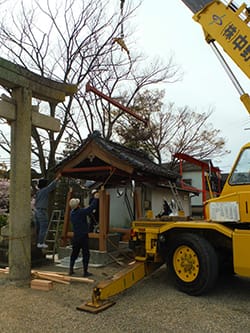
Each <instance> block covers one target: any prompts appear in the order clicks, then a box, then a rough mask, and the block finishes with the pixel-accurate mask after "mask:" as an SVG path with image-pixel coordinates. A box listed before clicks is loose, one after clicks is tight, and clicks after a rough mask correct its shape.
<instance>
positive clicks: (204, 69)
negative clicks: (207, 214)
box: [136, 0, 250, 172]
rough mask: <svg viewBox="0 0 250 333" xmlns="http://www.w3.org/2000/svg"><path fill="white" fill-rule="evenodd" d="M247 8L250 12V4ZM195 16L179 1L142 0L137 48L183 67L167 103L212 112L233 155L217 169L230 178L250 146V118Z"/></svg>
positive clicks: (170, 87)
mask: <svg viewBox="0 0 250 333" xmlns="http://www.w3.org/2000/svg"><path fill="white" fill-rule="evenodd" d="M242 2H243V1H241V0H237V1H236V3H238V4H241V3H242ZM245 3H246V4H247V5H249V6H250V1H245ZM192 16H193V13H192V12H191V11H190V10H189V8H188V7H186V5H185V4H184V3H183V2H182V1H181V0H175V1H173V0H156V1H153V0H143V3H142V6H141V7H140V9H139V16H138V22H136V23H138V25H137V27H138V29H139V36H140V40H138V46H139V47H141V48H142V50H143V51H144V52H145V53H147V54H149V55H151V56H154V55H158V56H161V57H162V58H166V59H168V58H169V56H171V55H173V56H174V61H175V63H176V64H178V65H180V66H181V69H182V71H183V72H184V76H183V80H182V81H181V82H177V83H174V84H168V85H167V86H166V97H167V100H168V101H171V102H175V104H176V106H184V105H188V106H190V107H191V108H194V109H196V110H197V111H201V112H204V111H207V110H208V108H209V106H212V107H213V109H214V112H213V115H212V116H211V118H210V122H211V123H212V124H213V127H214V128H216V129H220V130H221V136H223V137H224V138H225V139H226V142H227V145H226V149H228V150H230V151H231V154H230V155H227V156H225V157H224V158H221V159H220V160H214V161H213V164H214V165H215V166H219V167H220V168H221V170H222V172H229V171H230V168H231V166H232V164H233V162H234V160H235V158H236V156H237V154H238V151H239V149H240V147H241V146H243V145H244V144H245V143H247V142H248V141H250V139H249V136H250V130H244V128H249V127H250V119H249V114H248V112H247V110H246V109H245V107H244V106H243V104H242V103H241V101H240V98H239V94H238V92H237V91H236V89H235V87H234V86H233V84H232V83H231V81H230V79H229V78H228V76H227V74H226V73H225V71H224V69H223V68H222V66H221V64H220V62H219V60H218V59H217V58H216V56H215V54H214V53H213V51H212V50H211V48H210V46H209V45H208V44H207V43H206V41H205V39H204V35H203V31H202V28H201V26H200V25H199V24H198V23H196V22H195V21H194V20H193V19H192ZM136 21H137V19H136ZM231 65H232V66H231ZM230 66H231V68H232V69H233V70H234V73H235V74H236V76H237V78H238V80H239V81H240V83H241V85H242V87H243V89H244V90H245V92H247V93H249V94H250V86H249V79H248V78H247V76H245V74H243V73H242V72H241V71H240V69H238V67H236V65H235V64H234V63H232V62H231V63H230Z"/></svg>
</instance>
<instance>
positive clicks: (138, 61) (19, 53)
mask: <svg viewBox="0 0 250 333" xmlns="http://www.w3.org/2000/svg"><path fill="white" fill-rule="evenodd" d="M121 3H123V4H124V1H122V2H121ZM125 4H126V7H124V8H123V10H122V13H121V12H120V8H116V9H115V10H114V8H112V6H111V5H110V1H107V0H85V1H82V0H61V1H59V0H55V1H52V2H51V1H49V0H45V1H42V2H41V1H39V0H33V1H32V2H31V3H27V2H26V1H24V0H22V1H20V6H16V7H15V8H13V10H9V11H8V12H7V13H5V16H4V17H2V18H1V25H0V37H1V38H0V49H1V52H2V56H6V57H7V58H8V59H9V60H11V61H13V62H16V63H18V64H19V65H22V66H24V67H26V68H28V69H30V70H32V71H34V72H37V73H39V74H40V75H43V76H46V77H49V78H52V79H57V80H60V81H62V82H65V83H74V84H77V85H78V92H77V94H76V95H75V96H73V97H68V98H67V99H66V100H65V102H64V103H61V104H60V105H57V106H56V105H54V104H52V103H51V104H50V105H47V104H46V105H45V104H44V103H43V102H41V101H36V103H38V104H39V106H40V112H44V113H46V114H49V115H50V116H53V117H54V116H55V117H57V118H60V121H61V130H60V132H59V133H56V134H55V133H52V132H50V131H45V130H39V129H37V128H35V127H33V128H32V153H33V159H34V158H36V159H37V163H38V165H39V166H40V169H41V172H42V174H43V175H46V173H47V172H48V170H50V169H51V168H53V167H54V166H55V163H56V157H57V156H59V154H60V153H61V152H62V147H61V145H62V144H63V143H64V142H65V140H66V139H68V141H69V138H70V141H74V142H76V144H79V143H81V142H82V141H83V139H84V138H85V137H86V135H87V134H88V133H90V132H92V131H94V130H100V131H101V132H102V134H103V136H105V137H107V138H110V137H111V136H112V133H113V126H114V124H115V122H116V121H117V120H118V119H119V118H120V117H121V116H122V114H123V112H122V111H121V110H118V109H114V107H112V106H111V105H110V103H107V102H105V101H103V100H101V99H100V98H99V97H98V96H96V95H93V94H91V93H86V91H85V86H86V83H87V82H88V81H90V82H91V84H92V85H93V86H95V87H97V88H98V89H99V90H101V91H102V92H104V93H105V94H107V95H108V96H112V97H117V98H118V99H119V98H120V99H121V96H123V97H124V96H126V102H125V103H126V105H127V106H129V105H131V104H132V102H133V99H134V98H135V96H136V94H137V93H138V92H139V91H140V90H142V89H144V88H145V87H148V86H150V85H153V84H156V83H163V82H166V81H168V82H174V81H175V80H178V79H179V74H178V68H177V66H175V65H174V64H173V61H172V59H169V61H168V63H167V64H162V63H161V62H160V61H159V60H157V59H156V60H155V61H154V62H153V65H152V64H151V65H148V64H149V63H148V62H146V61H145V57H143V56H142V55H141V54H138V52H137V51H136V41H135V40H133V38H134V37H133V34H132V33H131V34H130V35H129V31H132V29H130V27H129V22H130V20H132V16H133V15H135V13H136V10H137V8H138V6H139V5H140V0H138V1H136V4H135V2H134V1H133V2H132V1H126V2H125ZM9 9H10V8H9ZM8 13H10V14H8ZM110 13H111V14H110ZM121 14H122V15H121ZM9 22H11V25H10V24H9ZM125 28H126V34H125V37H124V29H125ZM125 41H126V44H125ZM146 66H148V67H146ZM123 101H125V99H123ZM72 138H73V139H74V140H71V139H72Z"/></svg>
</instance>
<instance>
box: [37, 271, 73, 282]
mask: <svg viewBox="0 0 250 333" xmlns="http://www.w3.org/2000/svg"><path fill="white" fill-rule="evenodd" d="M33 276H35V277H36V278H40V279H45V280H51V281H54V282H58V283H62V284H70V283H69V282H68V281H64V280H63V279H61V278H59V277H55V276H52V275H50V276H48V274H43V273H39V272H35V273H33Z"/></svg>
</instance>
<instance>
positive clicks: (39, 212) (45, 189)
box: [35, 173, 61, 249]
mask: <svg viewBox="0 0 250 333" xmlns="http://www.w3.org/2000/svg"><path fill="white" fill-rule="evenodd" d="M60 178H61V174H60V173H59V174H58V175H57V177H56V178H55V179H54V180H53V181H52V182H51V183H50V184H48V181H47V179H44V178H41V179H39V181H38V189H39V190H38V191H37V193H36V198H35V223H36V229H37V247H38V248H40V249H46V248H47V247H48V245H47V244H45V236H46V233H47V229H48V223H49V216H48V204H49V194H50V192H52V191H54V190H55V188H56V184H57V182H58V180H59V179H60Z"/></svg>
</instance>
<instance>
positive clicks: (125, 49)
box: [113, 0, 130, 59]
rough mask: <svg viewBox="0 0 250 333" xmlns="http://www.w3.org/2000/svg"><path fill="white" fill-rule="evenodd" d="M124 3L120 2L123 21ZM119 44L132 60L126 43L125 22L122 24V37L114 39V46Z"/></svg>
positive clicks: (122, 0) (123, 0) (121, 0)
mask: <svg viewBox="0 0 250 333" xmlns="http://www.w3.org/2000/svg"><path fill="white" fill-rule="evenodd" d="M124 3H125V0H120V12H121V18H122V19H123V9H124ZM115 43H117V44H118V45H120V47H121V49H122V50H124V51H126V53H127V55H128V57H129V59H130V54H129V49H128V48H127V45H126V44H125V42H124V31H123V21H122V22H121V34H120V37H116V38H114V39H113V44H115Z"/></svg>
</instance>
